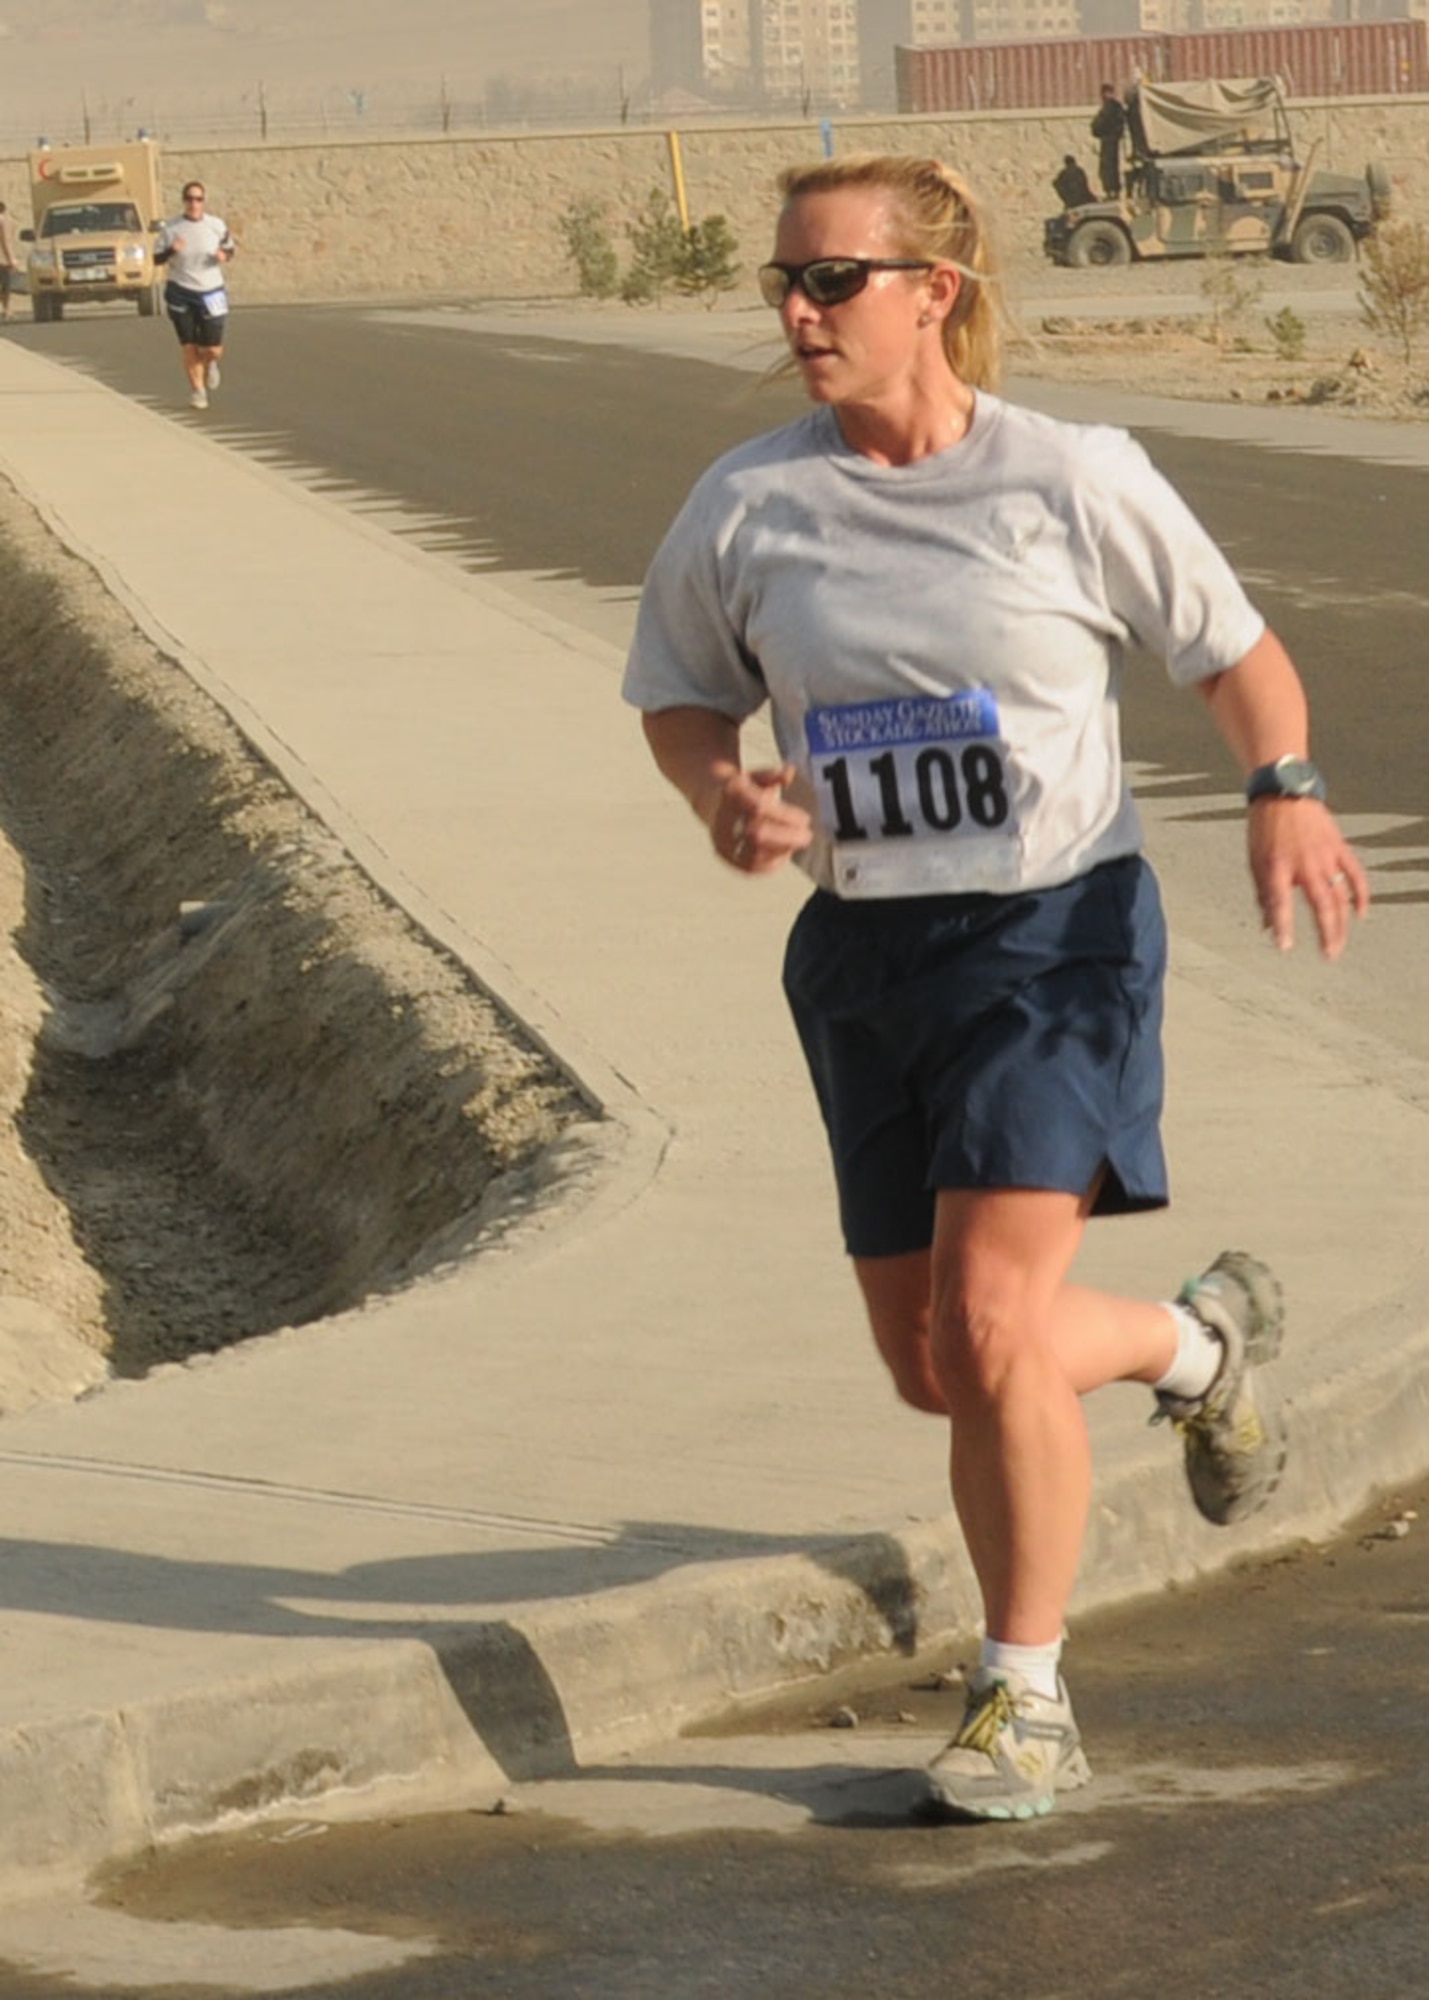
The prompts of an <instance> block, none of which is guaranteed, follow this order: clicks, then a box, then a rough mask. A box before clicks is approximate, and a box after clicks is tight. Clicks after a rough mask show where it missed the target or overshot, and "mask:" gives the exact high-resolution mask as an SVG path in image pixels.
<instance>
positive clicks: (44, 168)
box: [40, 153, 54, 181]
mask: <svg viewBox="0 0 1429 2000" xmlns="http://www.w3.org/2000/svg"><path fill="white" fill-rule="evenodd" d="M53 164H54V163H53V161H52V160H51V159H50V156H49V154H48V153H42V154H41V155H40V179H41V180H42V181H47V180H48V179H49V178H50V168H51V166H52V165H53Z"/></svg>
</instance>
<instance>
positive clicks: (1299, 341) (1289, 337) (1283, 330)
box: [1265, 306, 1305, 361]
mask: <svg viewBox="0 0 1429 2000" xmlns="http://www.w3.org/2000/svg"><path fill="white" fill-rule="evenodd" d="M1265 325H1266V331H1267V332H1268V333H1269V335H1270V338H1271V339H1272V340H1273V341H1274V342H1275V354H1276V359H1277V360H1280V361H1299V360H1300V359H1301V358H1302V357H1303V355H1304V353H1305V322H1304V320H1303V319H1301V317H1300V315H1299V313H1296V312H1292V311H1291V309H1290V307H1289V306H1282V307H1281V308H1280V310H1279V312H1278V313H1276V315H1275V317H1274V318H1273V319H1268V320H1267V321H1266V322H1265Z"/></svg>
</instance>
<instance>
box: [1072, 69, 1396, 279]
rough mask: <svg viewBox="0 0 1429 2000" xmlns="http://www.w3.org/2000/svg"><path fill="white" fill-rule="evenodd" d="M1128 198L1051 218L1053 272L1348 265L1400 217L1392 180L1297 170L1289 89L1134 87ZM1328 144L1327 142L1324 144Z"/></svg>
mask: <svg viewBox="0 0 1429 2000" xmlns="http://www.w3.org/2000/svg"><path fill="white" fill-rule="evenodd" d="M1126 107H1127V127H1128V131H1129V134H1130V139H1131V164H1130V167H1129V168H1128V169H1127V171H1126V173H1125V176H1124V190H1123V192H1122V194H1121V195H1120V196H1118V197H1115V198H1114V199H1112V200H1109V201H1096V202H1086V203H1083V204H1082V205H1081V206H1080V207H1076V208H1069V209H1067V210H1065V211H1064V213H1063V214H1061V215H1055V216H1051V217H1049V218H1048V220H1047V222H1046V223H1045V224H1044V226H1043V241H1042V247H1043V249H1044V250H1045V251H1046V253H1047V255H1048V256H1049V257H1050V258H1051V259H1052V261H1053V263H1054V264H1072V265H1076V266H1079V267H1081V268H1084V269H1086V268H1092V267H1095V266H1098V265H1106V264H1129V263H1131V262H1132V261H1133V260H1134V259H1135V260H1140V259H1150V258H1158V257H1209V256H1237V255H1242V254H1248V255H1259V256H1262V257H1267V256H1269V257H1285V258H1288V259H1289V260H1290V261H1291V262H1292V263H1296V264H1343V263H1347V262H1349V260H1350V259H1351V258H1352V257H1353V256H1354V254H1355V246H1356V244H1357V243H1359V242H1360V241H1361V240H1362V239H1363V238H1364V237H1366V236H1368V235H1369V234H1370V233H1371V231H1372V230H1373V229H1374V226H1375V224H1376V223H1377V222H1382V221H1384V219H1385V217H1386V216H1387V215H1388V214H1389V208H1390V184H1389V173H1388V170H1387V169H1386V168H1385V166H1384V163H1383V162H1382V161H1374V162H1372V163H1371V164H1370V165H1369V166H1368V167H1367V168H1366V169H1365V172H1364V174H1363V176H1357V175H1353V174H1330V173H1323V172H1319V171H1317V170H1316V169H1315V167H1314V155H1315V151H1316V147H1315V146H1312V147H1311V149H1310V153H1309V155H1308V157H1307V158H1306V160H1305V161H1304V163H1303V164H1302V163H1301V162H1299V161H1297V159H1296V157H1295V152H1294V147H1293V145H1292V143H1291V138H1290V124H1289V120H1288V118H1287V116H1286V111H1285V100H1284V96H1283V94H1282V92H1281V88H1280V84H1279V82H1278V81H1277V80H1276V79H1275V78H1273V77H1260V78H1256V79H1253V80H1249V81H1245V82H1227V83H1179V84H1151V83H1138V84H1133V85H1132V86H1131V88H1130V89H1129V90H1128V91H1127V96H1126ZM1317 145H1318V142H1317Z"/></svg>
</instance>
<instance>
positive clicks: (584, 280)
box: [560, 196, 620, 299]
mask: <svg viewBox="0 0 1429 2000" xmlns="http://www.w3.org/2000/svg"><path fill="white" fill-rule="evenodd" d="M560 226H561V234H562V235H563V236H564V237H565V239H566V256H567V257H568V258H569V260H570V261H571V263H572V264H574V265H575V267H576V282H577V283H578V284H579V286H580V290H581V297H582V298H588V299H610V298H614V296H615V293H616V291H617V289H618V287H619V281H620V266H619V263H618V261H617V259H616V255H615V245H614V243H613V242H612V241H611V237H610V230H609V228H608V226H607V222H606V213H605V210H604V208H603V207H602V206H601V204H600V203H599V202H598V201H592V200H591V199H590V197H589V196H582V197H580V198H579V199H578V200H576V201H573V202H572V203H571V204H570V206H569V207H568V208H567V209H566V211H565V213H564V214H563V215H562V216H561V218H560Z"/></svg>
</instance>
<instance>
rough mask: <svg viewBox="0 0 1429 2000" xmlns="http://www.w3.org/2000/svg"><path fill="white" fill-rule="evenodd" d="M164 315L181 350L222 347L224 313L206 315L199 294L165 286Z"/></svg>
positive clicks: (201, 296)
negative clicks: (168, 320)
mask: <svg viewBox="0 0 1429 2000" xmlns="http://www.w3.org/2000/svg"><path fill="white" fill-rule="evenodd" d="M164 311H165V312H166V313H167V314H168V315H169V318H170V319H171V320H172V321H173V323H174V332H175V333H176V334H177V335H178V336H179V340H180V343H181V344H182V345H183V346H184V347H222V345H223V330H224V328H225V327H226V326H227V325H228V315H227V313H206V312H205V311H204V309H203V293H202V292H190V291H186V290H185V289H184V287H183V286H182V285H165V287H164Z"/></svg>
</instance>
